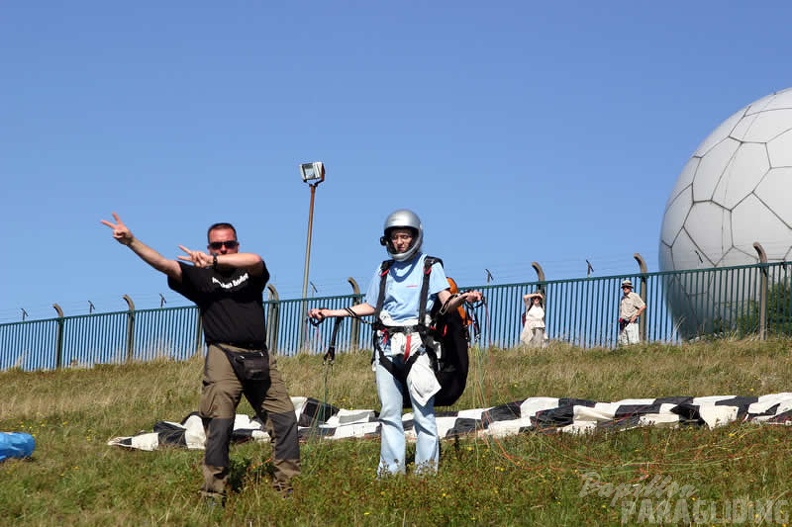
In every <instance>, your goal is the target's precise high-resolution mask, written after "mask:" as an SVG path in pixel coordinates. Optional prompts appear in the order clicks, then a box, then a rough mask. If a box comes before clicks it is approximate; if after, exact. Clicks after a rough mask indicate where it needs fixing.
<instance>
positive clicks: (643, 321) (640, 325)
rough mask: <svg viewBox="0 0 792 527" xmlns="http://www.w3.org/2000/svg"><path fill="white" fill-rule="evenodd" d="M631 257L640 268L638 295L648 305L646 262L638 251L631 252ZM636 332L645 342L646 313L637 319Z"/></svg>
mask: <svg viewBox="0 0 792 527" xmlns="http://www.w3.org/2000/svg"><path fill="white" fill-rule="evenodd" d="M633 258H635V261H636V262H638V268H639V269H640V270H641V290H640V292H639V293H638V295H639V296H640V297H641V298H642V299H643V301H644V304H646V305H647V306H648V305H649V291H648V289H647V287H646V273H647V272H648V270H647V268H646V262H645V261H644V259H643V256H641V255H640V254H639V253H635V254H633ZM638 334H639V335H640V337H641V342H646V315H644V316H642V317H641V320H639V321H638Z"/></svg>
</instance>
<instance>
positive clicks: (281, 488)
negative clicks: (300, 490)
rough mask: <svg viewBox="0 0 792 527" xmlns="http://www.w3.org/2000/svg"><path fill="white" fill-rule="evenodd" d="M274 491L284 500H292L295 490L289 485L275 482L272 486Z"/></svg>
mask: <svg viewBox="0 0 792 527" xmlns="http://www.w3.org/2000/svg"><path fill="white" fill-rule="evenodd" d="M272 488H273V490H275V492H277V493H278V494H280V495H281V497H282V498H291V497H292V494H293V493H294V488H292V486H291V485H289V484H288V483H281V482H278V481H276V482H274V483H273V484H272Z"/></svg>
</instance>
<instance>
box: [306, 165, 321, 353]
mask: <svg viewBox="0 0 792 527" xmlns="http://www.w3.org/2000/svg"><path fill="white" fill-rule="evenodd" d="M300 176H301V177H302V180H303V182H305V183H308V186H309V187H311V205H310V207H309V209H308V236H307V239H306V241H305V267H304V269H303V286H302V298H303V303H302V304H303V305H302V320H303V323H302V324H301V325H300V327H301V328H302V329H301V331H300V333H301V338H300V345H301V346H302V345H303V344H304V343H305V329H306V328H305V325H306V324H305V317H306V314H307V313H306V311H307V309H306V308H307V306H306V303H305V299H306V298H308V270H309V269H310V266H311V236H312V233H313V211H314V199H315V197H316V187H317V186H319V183H321V182H322V181H324V180H325V168H324V163H322V162H321V161H314V162H313V163H301V164H300Z"/></svg>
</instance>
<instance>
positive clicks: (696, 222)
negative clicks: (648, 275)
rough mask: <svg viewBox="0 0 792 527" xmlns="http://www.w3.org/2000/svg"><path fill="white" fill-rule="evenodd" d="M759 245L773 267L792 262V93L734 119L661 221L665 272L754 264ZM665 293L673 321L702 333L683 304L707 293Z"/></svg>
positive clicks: (695, 161) (688, 169)
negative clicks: (692, 297) (689, 324)
mask: <svg viewBox="0 0 792 527" xmlns="http://www.w3.org/2000/svg"><path fill="white" fill-rule="evenodd" d="M754 242H759V243H760V244H761V245H762V247H763V248H764V250H765V252H766V253H767V258H768V261H771V262H773V261H785V260H788V259H790V258H792V88H788V89H786V90H783V91H779V92H776V93H773V94H772V95H768V96H766V97H763V98H761V99H759V100H758V101H756V102H753V103H751V104H749V105H748V106H746V107H745V108H743V109H741V110H739V111H737V112H736V113H735V114H733V115H732V116H731V117H729V118H728V119H726V120H725V121H724V122H723V123H721V124H720V126H718V127H717V128H716V129H715V131H714V132H712V133H711V134H710V135H709V136H708V137H707V138H706V139H704V141H703V142H702V143H701V144H700V145H699V147H698V148H697V149H696V151H695V152H694V153H693V155H692V156H691V158H690V159H689V160H688V162H687V164H685V166H684V168H683V169H682V173H681V174H680V175H679V178H678V179H677V182H676V185H675V186H674V189H673V191H672V192H671V195H670V197H669V198H668V202H667V204H666V208H665V213H664V215H663V224H662V229H661V231H660V250H659V253H660V254H659V262H660V270H661V271H679V270H688V269H703V268H710V267H728V266H735V265H747V264H753V263H757V262H758V261H759V258H758V254H757V252H756V250H755V249H754V247H753V244H754ZM667 293H669V295H668V298H669V307H670V308H671V313H672V315H673V316H674V318H675V319H676V320H677V321H679V320H683V321H684V320H688V321H690V320H692V319H697V322H696V326H698V327H699V328H700V327H701V326H702V322H705V321H704V320H702V316H701V314H698V315H697V316H692V317H691V315H692V313H691V312H690V310H691V309H693V310H694V311H695V307H693V306H691V303H690V301H689V300H690V299H689V298H686V297H688V296H690V295H693V296H695V295H700V294H704V293H705V291H701V290H700V291H668V290H667ZM679 293H683V294H681V295H680V294H679ZM683 297H684V298H683ZM692 332H693V328H692V327H690V328H688V331H685V328H684V324H683V327H682V331H681V333H682V334H683V335H684V334H685V333H688V334H690V333H692Z"/></svg>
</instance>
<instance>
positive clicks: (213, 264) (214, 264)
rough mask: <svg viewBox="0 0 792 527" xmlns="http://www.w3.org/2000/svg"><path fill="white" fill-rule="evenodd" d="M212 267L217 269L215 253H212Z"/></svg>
mask: <svg viewBox="0 0 792 527" xmlns="http://www.w3.org/2000/svg"><path fill="white" fill-rule="evenodd" d="M212 269H214V270H217V255H216V254H213V255H212Z"/></svg>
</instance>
